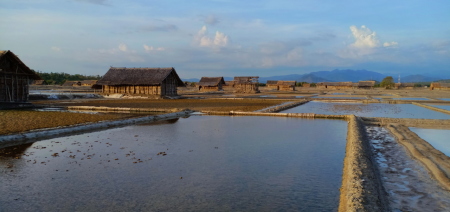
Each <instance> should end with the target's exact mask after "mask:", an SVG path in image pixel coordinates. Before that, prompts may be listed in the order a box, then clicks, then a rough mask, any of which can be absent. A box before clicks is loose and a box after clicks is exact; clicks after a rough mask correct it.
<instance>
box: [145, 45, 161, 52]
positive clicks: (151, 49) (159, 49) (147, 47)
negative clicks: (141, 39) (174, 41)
mask: <svg viewBox="0 0 450 212" xmlns="http://www.w3.org/2000/svg"><path fill="white" fill-rule="evenodd" d="M144 49H145V51H146V52H151V51H164V50H166V48H164V47H158V48H155V47H153V46H147V45H146V44H144Z"/></svg>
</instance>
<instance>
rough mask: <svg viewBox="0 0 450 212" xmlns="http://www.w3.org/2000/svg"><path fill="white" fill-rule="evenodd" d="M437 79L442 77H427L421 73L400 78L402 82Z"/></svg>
mask: <svg viewBox="0 0 450 212" xmlns="http://www.w3.org/2000/svg"><path fill="white" fill-rule="evenodd" d="M436 80H440V79H439V78H436V77H427V76H423V75H420V74H416V75H409V76H406V77H401V78H400V82H432V81H436Z"/></svg>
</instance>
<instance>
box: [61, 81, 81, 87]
mask: <svg viewBox="0 0 450 212" xmlns="http://www.w3.org/2000/svg"><path fill="white" fill-rule="evenodd" d="M61 86H70V87H75V86H81V82H80V81H65V82H64V83H63V84H62V85H61Z"/></svg>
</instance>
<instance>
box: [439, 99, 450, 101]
mask: <svg viewBox="0 0 450 212" xmlns="http://www.w3.org/2000/svg"><path fill="white" fill-rule="evenodd" d="M440 100H444V101H450V98H440Z"/></svg>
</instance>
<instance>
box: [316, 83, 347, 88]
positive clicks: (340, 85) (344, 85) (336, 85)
mask: <svg viewBox="0 0 450 212" xmlns="http://www.w3.org/2000/svg"><path fill="white" fill-rule="evenodd" d="M317 88H322V89H351V88H353V83H352V82H321V83H318V84H317Z"/></svg>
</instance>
